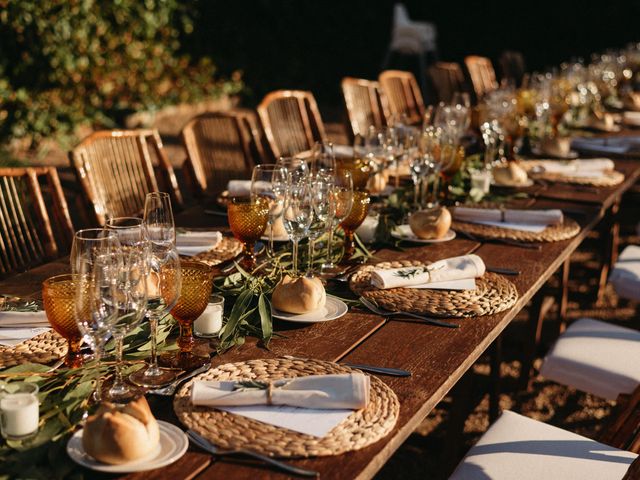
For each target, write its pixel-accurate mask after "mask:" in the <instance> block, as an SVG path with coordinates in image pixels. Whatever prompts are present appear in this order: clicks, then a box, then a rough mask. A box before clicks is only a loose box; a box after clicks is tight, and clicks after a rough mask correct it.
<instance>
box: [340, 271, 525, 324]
mask: <svg viewBox="0 0 640 480" xmlns="http://www.w3.org/2000/svg"><path fill="white" fill-rule="evenodd" d="M424 265H425V264H424V263H423V262H419V261H414V260H400V261H394V262H382V263H378V264H376V265H366V266H364V267H362V268H361V269H359V270H358V271H357V272H356V273H354V274H353V275H352V276H351V279H350V280H349V286H350V288H351V290H352V291H353V292H354V293H355V294H356V295H359V296H360V295H362V296H364V297H365V298H368V299H369V300H373V301H374V302H375V303H377V304H378V305H379V306H381V307H382V308H385V309H387V310H392V311H403V312H411V313H418V314H423V315H430V316H434V317H442V318H455V317H477V316H481V315H491V314H493V313H498V312H502V311H504V310H508V309H509V308H511V307H513V305H514V304H515V303H516V301H517V300H518V292H517V290H516V287H515V285H514V284H513V283H511V282H510V281H509V280H507V279H506V278H504V277H503V276H501V275H496V274H495V273H490V272H486V273H485V274H484V275H483V276H482V277H480V278H477V279H476V289H475V290H428V289H416V288H390V289H387V290H380V289H378V288H376V287H374V286H372V285H371V274H370V272H371V271H372V270H374V269H378V268H401V267H417V266H424Z"/></svg>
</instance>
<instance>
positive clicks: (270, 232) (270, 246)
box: [267, 221, 276, 257]
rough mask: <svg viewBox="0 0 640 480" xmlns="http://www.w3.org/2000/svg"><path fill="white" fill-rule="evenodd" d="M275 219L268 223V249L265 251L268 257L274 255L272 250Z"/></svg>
mask: <svg viewBox="0 0 640 480" xmlns="http://www.w3.org/2000/svg"><path fill="white" fill-rule="evenodd" d="M275 223H276V222H275V221H272V222H270V223H269V251H268V252H267V253H268V254H269V256H270V257H273V255H274V251H273V225H274V224H275Z"/></svg>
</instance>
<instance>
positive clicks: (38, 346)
mask: <svg viewBox="0 0 640 480" xmlns="http://www.w3.org/2000/svg"><path fill="white" fill-rule="evenodd" d="M66 354H67V342H66V340H65V339H64V338H62V337H61V336H60V335H58V334H57V333H56V332H54V331H53V330H49V331H48V332H44V333H41V334H40V335H37V336H35V337H33V338H31V339H29V340H25V341H24V342H22V343H19V344H18V345H16V346H14V347H5V346H0V368H9V367H14V366H16V365H21V364H23V363H42V364H48V363H51V362H54V361H56V360H58V359H59V358H61V357H63V356H65V355H66Z"/></svg>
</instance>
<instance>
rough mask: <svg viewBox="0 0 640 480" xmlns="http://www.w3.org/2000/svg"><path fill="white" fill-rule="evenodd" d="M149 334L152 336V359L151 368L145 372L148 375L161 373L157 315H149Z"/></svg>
mask: <svg viewBox="0 0 640 480" xmlns="http://www.w3.org/2000/svg"><path fill="white" fill-rule="evenodd" d="M149 334H150V336H151V360H150V362H149V368H147V370H146V371H145V372H144V374H145V375H147V376H152V375H158V374H160V369H159V368H158V318H157V317H156V316H155V315H150V316H149Z"/></svg>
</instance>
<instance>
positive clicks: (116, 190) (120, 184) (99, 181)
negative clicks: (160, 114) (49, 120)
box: [69, 130, 182, 225]
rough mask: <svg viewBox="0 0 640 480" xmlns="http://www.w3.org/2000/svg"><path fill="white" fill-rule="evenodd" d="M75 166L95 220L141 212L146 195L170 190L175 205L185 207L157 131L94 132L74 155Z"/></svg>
mask: <svg viewBox="0 0 640 480" xmlns="http://www.w3.org/2000/svg"><path fill="white" fill-rule="evenodd" d="M154 158H156V159H157V161H158V164H159V167H160V171H161V173H162V178H161V183H160V186H159V184H158V180H157V179H156V174H155V171H154V168H153V159H154ZM69 159H70V161H71V165H72V166H73V168H74V169H75V171H76V175H77V177H78V180H79V182H80V184H81V185H82V189H83V192H84V196H85V200H86V201H87V203H88V207H89V210H90V211H91V212H92V217H93V218H92V219H91V221H92V222H95V223H96V224H98V225H104V224H105V223H106V221H107V219H108V218H112V217H121V216H131V215H140V214H142V212H143V210H144V201H145V197H146V195H147V193H149V192H156V191H159V190H160V189H161V188H162V189H164V190H165V191H168V192H169V193H170V195H171V199H172V201H173V203H174V207H178V208H180V207H182V195H181V193H180V189H179V188H178V182H177V180H176V176H175V173H174V171H173V167H172V166H171V164H170V163H169V160H168V159H167V157H166V156H165V153H164V151H163V149H162V141H161V140H160V135H158V132H157V131H156V130H105V131H100V132H94V133H92V134H91V135H89V136H88V137H87V138H85V139H84V140H83V141H82V142H81V143H80V144H79V145H78V146H76V147H75V148H74V149H73V150H72V151H71V152H70V153H69Z"/></svg>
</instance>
